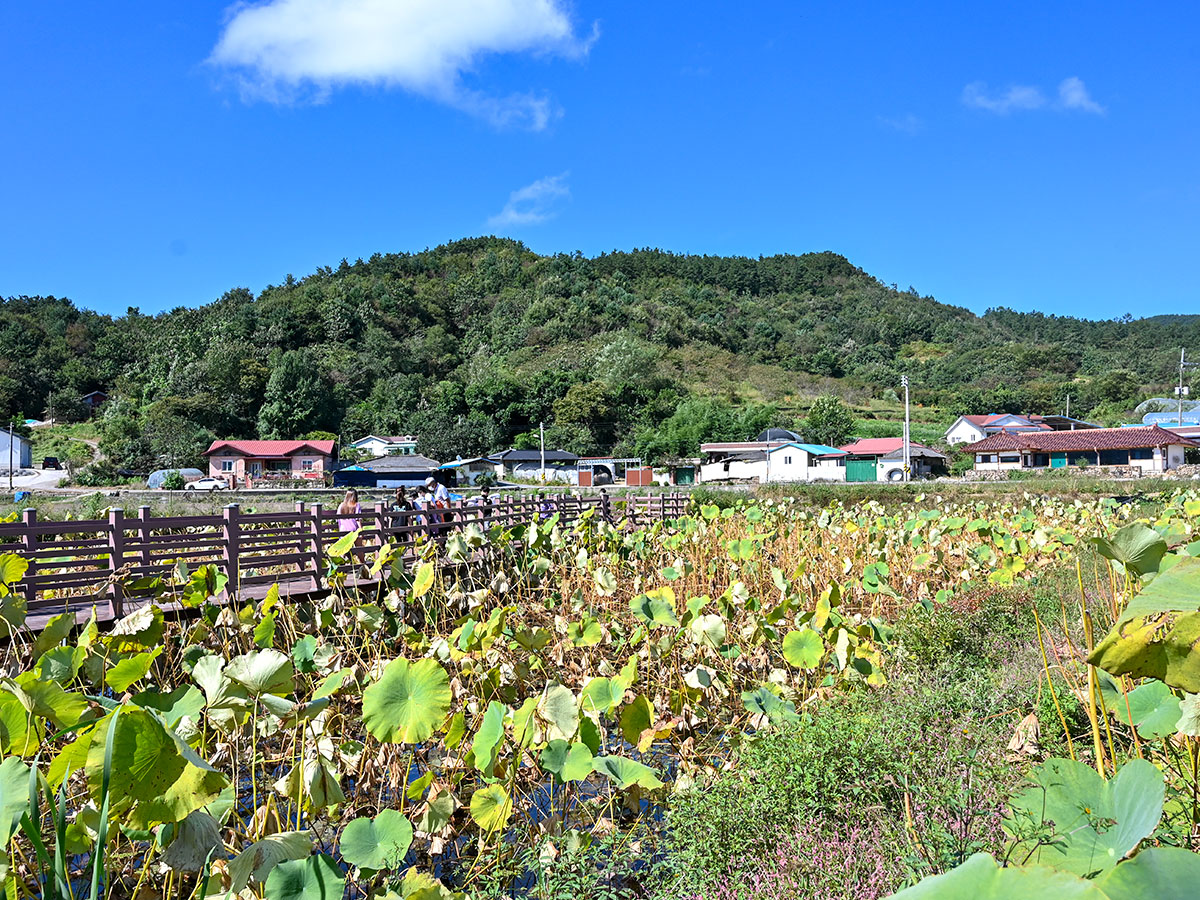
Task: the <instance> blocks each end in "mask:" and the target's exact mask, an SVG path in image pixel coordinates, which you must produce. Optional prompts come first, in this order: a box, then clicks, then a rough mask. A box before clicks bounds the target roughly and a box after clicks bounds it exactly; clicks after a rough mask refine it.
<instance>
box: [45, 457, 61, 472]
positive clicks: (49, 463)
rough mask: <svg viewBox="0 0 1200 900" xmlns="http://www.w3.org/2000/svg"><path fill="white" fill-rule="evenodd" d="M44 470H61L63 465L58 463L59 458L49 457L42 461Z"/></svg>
mask: <svg viewBox="0 0 1200 900" xmlns="http://www.w3.org/2000/svg"><path fill="white" fill-rule="evenodd" d="M42 468H43V469H61V468H62V463H60V462H59V461H58V457H57V456H47V457H46V458H44V459H43V460H42Z"/></svg>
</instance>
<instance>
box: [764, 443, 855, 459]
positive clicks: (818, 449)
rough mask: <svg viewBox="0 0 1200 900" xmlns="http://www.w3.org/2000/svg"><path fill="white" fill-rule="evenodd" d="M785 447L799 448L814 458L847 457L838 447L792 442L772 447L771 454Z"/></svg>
mask: <svg viewBox="0 0 1200 900" xmlns="http://www.w3.org/2000/svg"><path fill="white" fill-rule="evenodd" d="M785 447H798V448H799V449H801V450H803V451H804V452H805V453H810V454H812V455H813V456H845V455H846V451H845V450H839V449H838V448H837V447H828V446H826V445H825V444H802V443H800V442H799V441H792V442H791V443H788V444H780V445H779V446H778V447H772V448H771V452H772V453H775V452H776V451H778V450H782V449H784V448H785Z"/></svg>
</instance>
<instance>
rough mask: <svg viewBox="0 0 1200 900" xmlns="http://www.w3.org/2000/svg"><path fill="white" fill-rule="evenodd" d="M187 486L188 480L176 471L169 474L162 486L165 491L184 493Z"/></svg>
mask: <svg viewBox="0 0 1200 900" xmlns="http://www.w3.org/2000/svg"><path fill="white" fill-rule="evenodd" d="M186 484H187V479H186V478H184V477H183V475H182V474H181V473H180V472H179V471H178V470H175V471H173V472H168V473H167V476H166V477H165V478H164V479H163V483H162V486H163V490H164V491H182V490H183V488H184V485H186Z"/></svg>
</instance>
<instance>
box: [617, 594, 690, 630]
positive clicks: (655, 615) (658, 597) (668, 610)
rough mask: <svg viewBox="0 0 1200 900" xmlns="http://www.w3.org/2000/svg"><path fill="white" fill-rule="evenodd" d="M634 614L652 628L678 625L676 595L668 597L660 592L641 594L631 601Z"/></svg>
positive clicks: (630, 604)
mask: <svg viewBox="0 0 1200 900" xmlns="http://www.w3.org/2000/svg"><path fill="white" fill-rule="evenodd" d="M629 608H630V609H631V610H633V614H634V615H635V616H637V617H638V619H640V620H641V621H642V622H644V623H645V624H646V625H648V626H649V627H651V628H656V627H660V626H670V627H677V626H678V625H679V619H677V618H676V617H675V601H674V597H673V596H672V597H669V598H668V597H667V596H664V595H663V594H661V593H659V592H655V593H654V595H653V596H651V595H650V594H639V595H638V596H636V597H634V598H633V599H632V600H630V601H629Z"/></svg>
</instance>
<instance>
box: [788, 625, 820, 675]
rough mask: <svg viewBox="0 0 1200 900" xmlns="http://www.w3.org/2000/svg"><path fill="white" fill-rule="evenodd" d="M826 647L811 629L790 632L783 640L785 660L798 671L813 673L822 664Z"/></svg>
mask: <svg viewBox="0 0 1200 900" xmlns="http://www.w3.org/2000/svg"><path fill="white" fill-rule="evenodd" d="M824 655H825V645H824V643H823V642H822V641H821V636H820V635H819V634H817V633H816V632H815V631H813V630H812V629H811V628H801V629H800V630H799V631H789V632H788V633H787V634H786V635H784V638H783V658H784V659H786V660H787V661H788V662H789V663H791V664H792V665H793V666H795V667H796V668H797V669H807V670H809V671H811V670H812V669H815V668H816V667H817V666H818V665H820V663H821V658H822V657H823V656H824Z"/></svg>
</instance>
